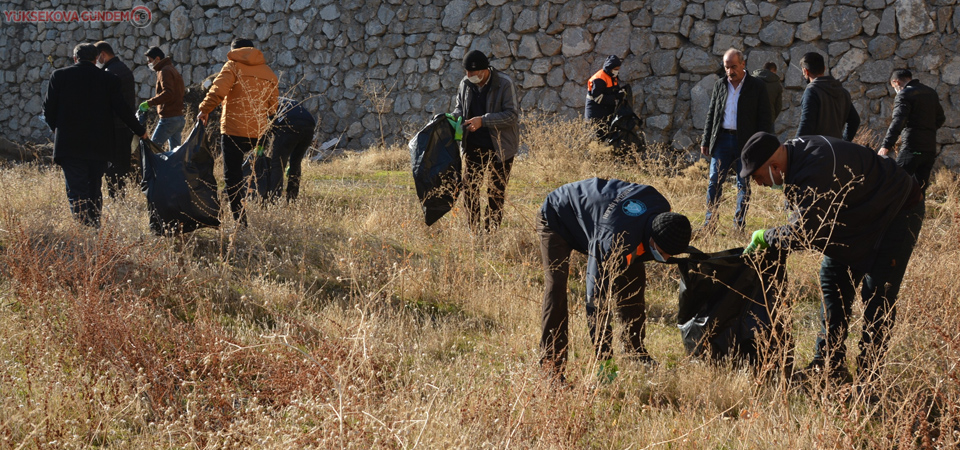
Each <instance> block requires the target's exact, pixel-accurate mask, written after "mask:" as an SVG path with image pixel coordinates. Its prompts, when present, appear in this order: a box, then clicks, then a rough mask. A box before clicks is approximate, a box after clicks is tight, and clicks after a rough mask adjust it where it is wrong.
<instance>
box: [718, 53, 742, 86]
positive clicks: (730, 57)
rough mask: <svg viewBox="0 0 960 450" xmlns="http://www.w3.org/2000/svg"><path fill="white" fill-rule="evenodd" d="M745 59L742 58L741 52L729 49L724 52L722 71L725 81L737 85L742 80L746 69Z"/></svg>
mask: <svg viewBox="0 0 960 450" xmlns="http://www.w3.org/2000/svg"><path fill="white" fill-rule="evenodd" d="M746 63H747V61H746V59H744V57H743V52H741V51H740V50H737V49H735V48H731V49H729V50H727V51H726V52H724V54H723V71H724V73H726V74H727V79H728V80H730V82H731V83H734V84H736V83H739V82H740V81H742V80H743V75H744V73H745V68H746Z"/></svg>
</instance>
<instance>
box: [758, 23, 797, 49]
mask: <svg viewBox="0 0 960 450" xmlns="http://www.w3.org/2000/svg"><path fill="white" fill-rule="evenodd" d="M794 32H795V27H794V26H793V25H788V24H785V23H783V22H771V23H770V25H767V26H766V27H764V28H763V29H762V30H760V34H759V35H758V37H759V38H760V40H761V41H762V42H763V43H765V44H767V45H772V46H774V47H788V46H789V45H790V44H792V43H793V34H794Z"/></svg>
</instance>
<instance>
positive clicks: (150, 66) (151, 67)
mask: <svg viewBox="0 0 960 450" xmlns="http://www.w3.org/2000/svg"><path fill="white" fill-rule="evenodd" d="M147 67H149V68H150V70H153V63H152V62H151V63H147Z"/></svg>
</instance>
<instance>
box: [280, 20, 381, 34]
mask: <svg viewBox="0 0 960 450" xmlns="http://www.w3.org/2000/svg"><path fill="white" fill-rule="evenodd" d="M371 23H379V22H371ZM287 24H288V25H289V26H290V32H291V33H293V34H295V35H299V34H301V33H303V32H304V31H306V29H307V25H309V24H308V23H307V22H306V21H304V20H303V19H302V18H300V17H297V16H291V17H290V19H289V20H288V21H287ZM382 27H383V25H381V28H380V30H379V32H371V30H369V28H368V30H367V34H371V35H378V34H381V33H383V28H382Z"/></svg>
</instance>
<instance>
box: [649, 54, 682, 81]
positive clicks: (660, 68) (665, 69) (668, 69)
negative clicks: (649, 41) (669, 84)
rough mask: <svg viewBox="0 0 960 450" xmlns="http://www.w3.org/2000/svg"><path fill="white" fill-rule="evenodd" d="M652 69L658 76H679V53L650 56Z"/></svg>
mask: <svg viewBox="0 0 960 450" xmlns="http://www.w3.org/2000/svg"><path fill="white" fill-rule="evenodd" d="M650 69H651V70H653V74H654V75H657V76H667V75H676V74H677V69H678V65H677V53H676V52H673V51H665V52H656V53H654V54H653V55H651V56H650Z"/></svg>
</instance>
